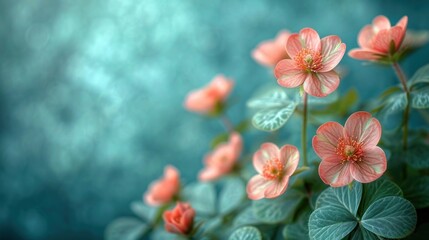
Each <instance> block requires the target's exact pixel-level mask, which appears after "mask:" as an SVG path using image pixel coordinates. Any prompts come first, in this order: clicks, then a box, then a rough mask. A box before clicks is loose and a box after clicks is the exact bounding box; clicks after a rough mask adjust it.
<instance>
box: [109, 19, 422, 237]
mask: <svg viewBox="0 0 429 240" xmlns="http://www.w3.org/2000/svg"><path fill="white" fill-rule="evenodd" d="M407 23H408V18H407V17H406V16H405V17H403V18H401V20H399V22H398V23H397V24H396V25H395V26H391V24H390V21H389V19H387V18H386V17H384V16H378V17H376V18H375V19H374V20H373V23H372V24H371V25H367V26H365V27H363V29H362V30H361V31H360V33H359V35H358V44H359V46H360V48H359V49H353V50H351V51H349V53H348V55H349V56H350V57H352V58H355V59H358V60H364V61H369V62H371V63H375V64H383V65H386V64H388V65H390V66H392V68H393V70H394V72H395V73H396V75H397V77H398V80H399V85H394V86H392V87H391V88H389V89H387V90H386V91H385V92H383V93H382V94H381V95H380V96H375V97H374V98H372V99H364V100H363V101H362V102H363V103H362V104H361V105H359V106H356V104H355V103H356V101H357V92H356V91H355V90H349V92H347V93H343V94H340V92H339V90H337V89H338V86H339V85H340V83H341V81H343V80H344V81H348V80H347V78H346V77H344V76H343V75H342V74H339V73H338V69H337V67H338V65H339V64H340V62H341V60H342V59H343V57H344V54H345V52H346V44H345V43H343V42H342V40H341V38H340V37H339V36H335V35H331V36H326V37H323V38H320V37H319V34H318V32H317V31H316V30H314V29H312V28H304V29H301V30H300V31H299V32H298V33H290V32H289V31H287V30H282V31H280V32H279V34H278V36H277V37H276V39H275V40H267V41H264V42H262V43H261V44H259V45H258V46H257V47H256V48H255V50H253V52H252V54H251V55H252V57H253V58H254V59H255V61H257V62H258V63H260V64H261V65H263V66H264V67H268V68H270V69H271V70H272V73H271V74H272V78H273V79H272V83H274V84H273V85H275V86H272V87H270V88H269V89H268V90H265V91H264V92H263V93H261V94H259V95H257V96H255V97H254V98H252V99H250V100H249V101H248V102H247V105H248V107H249V109H250V110H251V111H252V112H253V116H252V118H251V120H249V121H248V120H246V119H244V120H243V121H242V122H240V123H238V124H236V125H235V124H234V122H235V121H231V120H229V119H228V117H227V110H228V107H229V105H230V104H229V103H228V100H227V99H228V96H229V95H230V94H231V93H232V90H233V87H234V82H233V80H232V79H230V78H227V77H224V76H223V75H218V76H216V77H215V78H214V79H213V80H212V82H211V83H209V84H208V85H207V86H206V87H204V88H202V89H199V90H195V91H192V92H191V93H189V94H188V96H187V97H186V99H185V101H184V106H185V108H186V109H187V110H189V111H191V112H196V113H199V114H201V115H205V116H208V117H212V118H215V119H220V120H221V122H222V123H223V124H224V125H225V129H226V133H222V134H220V135H219V136H218V137H216V138H215V139H214V141H213V142H212V144H211V146H212V148H213V149H212V150H211V151H210V152H209V153H207V155H206V156H205V157H203V156H202V157H201V159H203V163H204V168H203V169H201V171H200V172H199V173H198V174H196V176H198V177H197V178H198V182H196V183H190V184H186V185H185V184H181V181H180V174H179V170H178V169H176V168H175V167H173V166H167V167H166V168H165V171H164V176H163V177H162V178H160V179H159V180H157V181H155V182H153V183H152V184H151V185H150V186H149V187H148V189H147V191H146V192H145V193H144V197H143V200H142V201H138V202H135V203H133V204H132V206H131V208H132V210H133V211H134V213H135V214H136V215H137V216H139V218H140V219H137V218H121V219H117V220H115V221H114V222H112V223H111V224H110V225H109V226H108V228H107V230H106V238H107V239H109V240H115V239H129V240H133V239H142V238H150V239H323V240H325V239H384V238H389V239H391V238H393V239H398V238H406V237H409V238H410V239H414V237H418V236H424V232H425V226H427V225H428V224H429V222H428V221H427V220H425V219H424V218H421V220H420V216H423V214H424V209H425V208H427V207H429V176H428V175H429V174H428V170H429V159H428V156H429V140H428V139H429V138H428V136H429V134H428V128H427V127H428V125H427V122H426V125H425V128H423V129H416V128H413V125H412V124H411V122H410V116H411V115H413V117H414V118H419V117H420V118H421V117H422V116H423V120H425V119H424V117H427V112H424V111H425V109H428V108H429V65H426V66H423V67H421V68H420V70H418V71H417V72H416V73H415V74H414V76H413V77H412V78H410V79H408V78H407V77H406V75H405V73H404V71H403V70H402V68H401V66H400V64H399V61H400V60H402V59H404V58H405V57H406V56H407V54H406V53H409V52H410V50H415V49H417V48H418V47H419V46H422V45H423V44H424V42H427V40H428V39H423V40H422V39H421V38H420V39H416V38H415V36H416V35H415V33H411V32H409V31H408V30H407ZM341 78H344V79H341ZM368 81H370V80H368ZM236 87H237V88H239V87H240V86H236ZM365 100H368V101H365ZM352 109H353V110H352ZM425 121H427V120H425ZM249 122H251V123H252V125H253V126H254V128H256V129H259V130H262V131H267V132H271V134H270V135H269V136H267V139H263V140H257V139H253V142H255V141H256V142H258V146H254V148H253V149H252V146H251V145H250V144H245V143H246V142H247V140H248V139H249V137H250V136H249V135H247V130H249V125H250V124H248V123H249ZM287 122H290V124H286V123H287ZM342 123H344V124H342ZM297 124H298V125H300V126H301V128H300V129H299V128H298V129H297V128H296V127H294V126H296V125H297ZM392 125H393V128H392V127H391V126H392ZM288 126H292V128H288ZM389 126H390V127H389ZM281 129H287V131H288V136H283V135H280V134H279V132H280V131H281ZM299 133H300V135H301V137H300V140H301V143H300V145H298V144H296V143H295V142H296V141H295V140H296V137H295V136H296V135H297V134H298V135H299ZM309 137H312V141H310V140H309V139H310V138H309ZM196 147H199V146H196ZM192 163H193V162H192ZM192 163H190V164H192ZM418 216H419V222H417V217H418Z"/></svg>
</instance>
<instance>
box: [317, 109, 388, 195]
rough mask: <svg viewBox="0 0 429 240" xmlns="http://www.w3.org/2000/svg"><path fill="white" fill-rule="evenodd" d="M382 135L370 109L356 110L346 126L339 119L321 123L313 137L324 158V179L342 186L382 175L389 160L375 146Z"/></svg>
mask: <svg viewBox="0 0 429 240" xmlns="http://www.w3.org/2000/svg"><path fill="white" fill-rule="evenodd" d="M380 137H381V125H380V122H379V121H378V120H377V119H375V118H373V117H372V116H371V114H370V113H368V112H356V113H353V114H352V115H350V117H349V118H348V119H347V121H346V124H345V125H344V127H343V126H341V125H340V124H339V123H337V122H327V123H324V124H323V125H321V126H320V127H319V128H318V129H317V132H316V136H314V137H313V148H314V151H315V152H316V154H317V155H318V156H319V157H320V158H321V159H322V162H321V163H320V165H319V175H320V178H321V179H322V181H323V182H324V183H326V184H329V185H331V186H332V187H341V186H345V185H347V184H349V183H351V182H352V181H353V179H355V180H356V181H358V182H361V183H369V182H372V181H375V180H376V179H377V178H379V177H381V175H383V173H384V172H385V171H386V167H387V162H386V155H385V153H384V151H383V150H382V149H381V148H380V147H378V146H376V145H377V143H378V141H379V140H380Z"/></svg>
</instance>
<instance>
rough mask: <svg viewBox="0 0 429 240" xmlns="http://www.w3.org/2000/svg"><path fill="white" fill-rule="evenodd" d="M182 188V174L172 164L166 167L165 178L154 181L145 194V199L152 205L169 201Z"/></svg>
mask: <svg viewBox="0 0 429 240" xmlns="http://www.w3.org/2000/svg"><path fill="white" fill-rule="evenodd" d="M179 190H180V176H179V172H178V171H177V169H176V168H175V167H173V166H171V165H168V166H166V167H165V168H164V176H163V178H161V179H159V180H157V181H154V182H153V183H152V184H151V185H150V186H149V190H148V191H147V192H146V193H145V195H144V201H145V202H146V203H147V204H148V205H151V206H159V205H162V204H166V203H169V202H170V201H171V200H173V198H174V196H175V195H176V194H177V193H178V192H179Z"/></svg>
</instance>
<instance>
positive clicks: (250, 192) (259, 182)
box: [246, 175, 273, 200]
mask: <svg viewBox="0 0 429 240" xmlns="http://www.w3.org/2000/svg"><path fill="white" fill-rule="evenodd" d="M271 184H273V181H267V180H266V179H265V178H264V177H262V176H261V175H256V176H253V177H252V178H251V179H250V180H249V182H248V183H247V187H246V191H247V196H248V197H249V198H250V199H252V200H258V199H262V198H264V192H265V189H266V188H267V187H268V186H269V185H271Z"/></svg>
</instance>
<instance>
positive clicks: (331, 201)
mask: <svg viewBox="0 0 429 240" xmlns="http://www.w3.org/2000/svg"><path fill="white" fill-rule="evenodd" d="M361 198H362V184H361V183H359V182H354V183H353V185H352V187H351V188H350V187H349V186H344V187H339V188H333V187H330V188H327V189H326V190H325V191H323V192H322V193H321V194H320V196H319V198H318V199H317V202H316V209H317V208H320V207H325V206H332V207H338V208H343V209H344V208H345V209H347V210H348V211H349V212H350V213H351V214H352V215H353V216H356V213H357V210H358V208H359V203H360V201H361Z"/></svg>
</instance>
